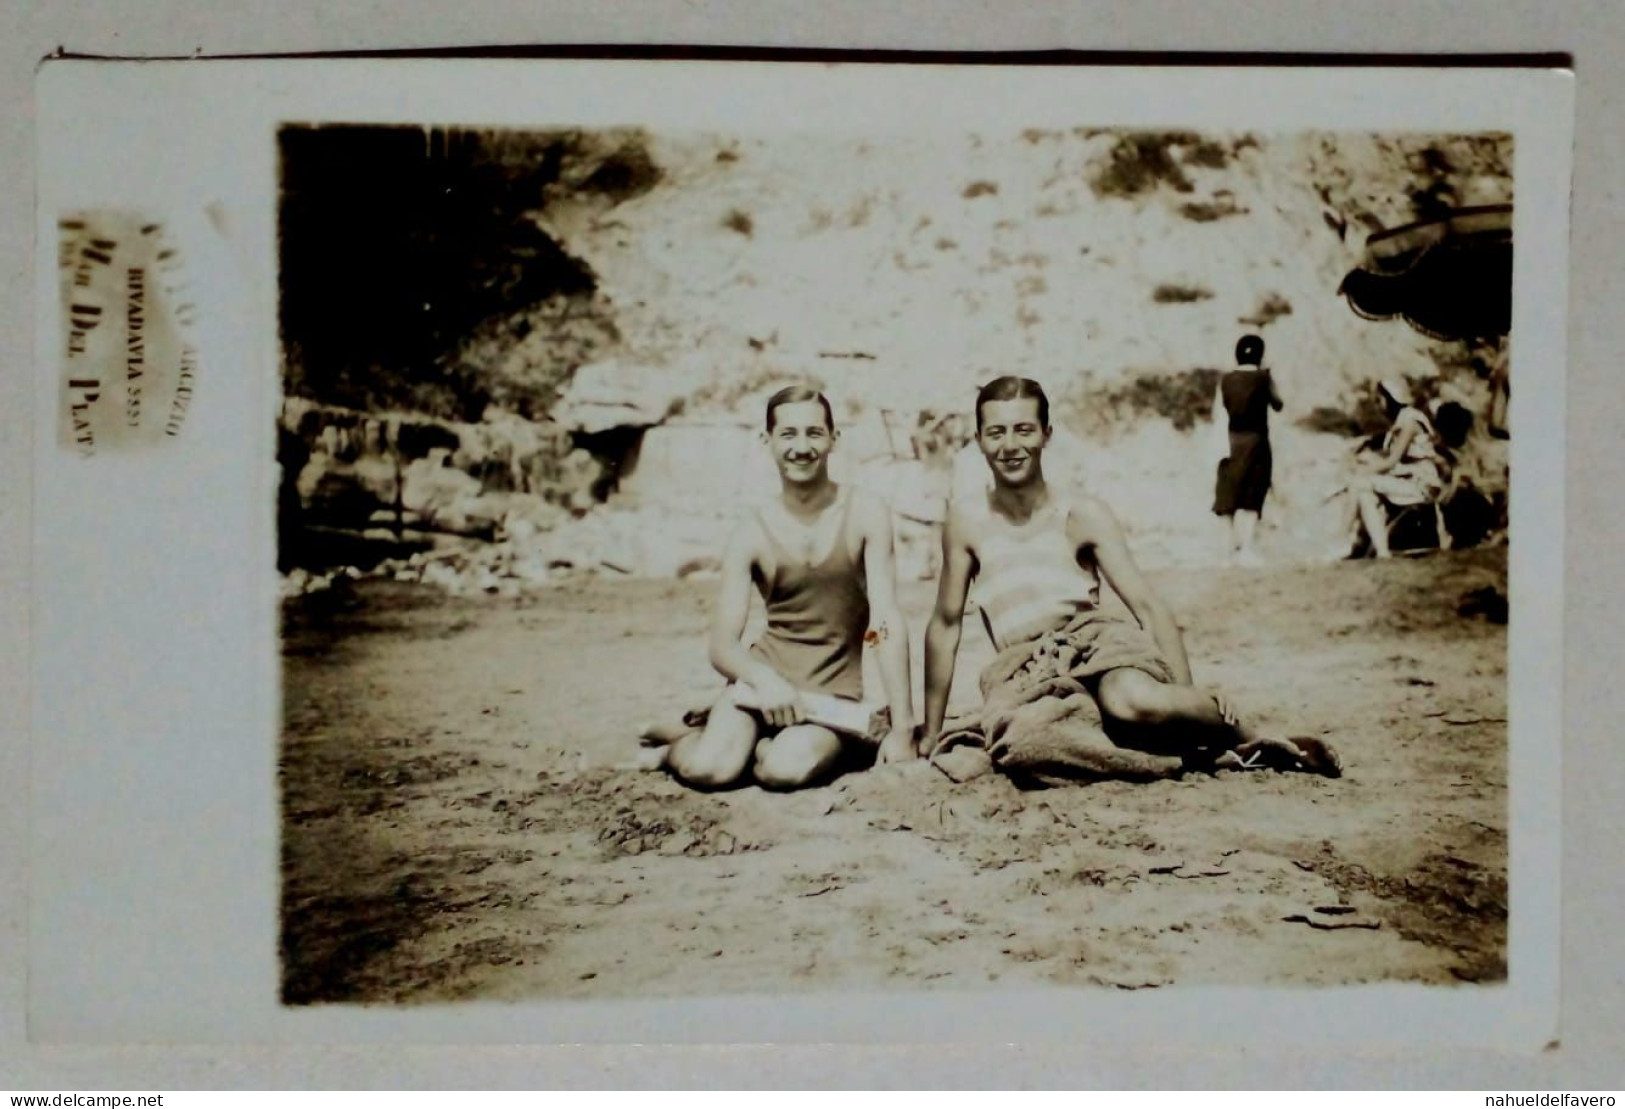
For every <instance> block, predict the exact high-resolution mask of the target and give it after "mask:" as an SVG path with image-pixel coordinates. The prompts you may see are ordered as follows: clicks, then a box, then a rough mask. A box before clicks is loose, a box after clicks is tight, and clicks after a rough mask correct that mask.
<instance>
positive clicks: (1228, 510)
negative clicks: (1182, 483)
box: [1213, 335, 1281, 566]
mask: <svg viewBox="0 0 1625 1109" xmlns="http://www.w3.org/2000/svg"><path fill="white" fill-rule="evenodd" d="M1263 362H1264V340H1263V339H1260V338H1259V337H1258V336H1257V335H1243V336H1242V337H1241V339H1240V340H1239V341H1238V342H1237V343H1236V368H1235V369H1233V370H1230V371H1228V372H1227V373H1225V374H1224V376H1223V377H1221V378H1220V379H1219V386H1218V388H1217V389H1216V390H1214V394H1213V421H1214V423H1215V424H1217V423H1218V421H1219V418H1220V415H1219V414H1220V412H1221V411H1223V413H1224V414H1225V421H1226V425H1227V427H1228V430H1229V441H1230V453H1229V455H1228V456H1227V457H1226V458H1225V459H1224V460H1223V461H1221V462H1220V463H1219V471H1218V476H1217V481H1216V482H1215V489H1214V492H1213V512H1214V514H1215V515H1217V516H1228V517H1230V552H1231V556H1232V557H1233V558H1234V559H1235V560H1236V562H1237V563H1238V564H1240V565H1242V566H1256V565H1258V562H1259V559H1258V554H1257V552H1256V551H1255V550H1254V549H1253V534H1254V532H1255V531H1256V530H1257V528H1258V514H1259V513H1260V512H1262V511H1263V509H1264V497H1265V496H1266V495H1267V494H1268V493H1269V491H1270V470H1271V465H1272V459H1271V456H1270V428H1269V410H1270V409H1271V408H1273V409H1275V410H1276V411H1277V412H1279V411H1280V410H1281V394H1280V393H1279V392H1277V391H1276V388H1275V379H1274V378H1273V377H1271V376H1270V372H1269V371H1268V370H1266V369H1264V368H1263Z"/></svg>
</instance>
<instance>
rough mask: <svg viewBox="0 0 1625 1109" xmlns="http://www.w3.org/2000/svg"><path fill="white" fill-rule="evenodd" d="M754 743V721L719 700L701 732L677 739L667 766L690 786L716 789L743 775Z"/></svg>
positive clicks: (731, 782)
mask: <svg viewBox="0 0 1625 1109" xmlns="http://www.w3.org/2000/svg"><path fill="white" fill-rule="evenodd" d="M755 745H756V724H755V721H754V720H753V719H751V718H750V717H749V716H748V715H747V714H745V713H743V712H740V711H739V710H738V709H736V708H734V707H733V706H732V705H727V706H724V705H722V704H720V703H719V704H718V705H717V706H716V707H714V708H713V709H712V711H711V719H710V721H709V722H708V723H707V724H706V728H705V731H704V732H702V733H700V734H699V735H690V736H685V737H684V738H682V739H680V740H678V741H677V743H676V745H675V746H674V747H672V749H671V754H670V756H669V757H668V758H667V759H666V766H667V768H668V769H670V770H671V772H672V773H673V774H675V775H676V776H677V777H678V778H680V779H682V780H683V781H684V782H687V783H688V784H689V785H691V786H697V787H699V788H701V789H719V788H721V787H723V786H730V785H733V784H734V783H735V782H736V781H738V780H739V779H740V778H741V777H742V776H743V775H744V773H745V768H746V767H747V766H749V765H750V756H751V751H752V750H753V749H754V747H755Z"/></svg>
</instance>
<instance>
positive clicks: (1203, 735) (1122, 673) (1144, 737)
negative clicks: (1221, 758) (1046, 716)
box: [1095, 667, 1252, 757]
mask: <svg viewBox="0 0 1625 1109" xmlns="http://www.w3.org/2000/svg"><path fill="white" fill-rule="evenodd" d="M1095 698H1096V700H1097V702H1098V703H1099V705H1100V715H1101V718H1102V719H1103V720H1104V722H1105V725H1106V733H1107V735H1109V736H1110V737H1111V738H1112V740H1113V741H1114V742H1120V743H1122V744H1123V745H1124V746H1127V747H1134V748H1137V749H1139V750H1142V751H1149V752H1152V753H1154V754H1159V755H1178V756H1180V757H1189V756H1197V755H1200V754H1202V753H1204V752H1207V753H1210V757H1217V756H1218V755H1219V754H1220V753H1221V752H1224V751H1228V750H1231V749H1232V748H1234V747H1236V746H1238V745H1239V744H1242V743H1244V742H1246V741H1247V740H1249V739H1251V738H1252V737H1251V736H1250V735H1249V734H1247V732H1246V730H1245V729H1244V728H1243V727H1242V726H1241V725H1240V724H1231V723H1228V722H1226V720H1225V718H1224V714H1223V713H1222V712H1221V711H1220V709H1219V704H1218V702H1217V701H1215V700H1214V699H1213V697H1212V695H1211V694H1208V693H1204V692H1202V691H1201V690H1200V689H1196V688H1194V687H1192V686H1188V685H1174V684H1172V683H1168V682H1161V681H1158V680H1157V679H1156V678H1153V677H1152V676H1151V675H1150V674H1147V673H1146V672H1145V671H1143V670H1133V669H1129V668H1126V667H1125V668H1120V669H1117V670H1108V671H1107V672H1106V673H1105V674H1104V675H1102V676H1101V679H1100V684H1099V686H1098V687H1097V689H1096V693H1095Z"/></svg>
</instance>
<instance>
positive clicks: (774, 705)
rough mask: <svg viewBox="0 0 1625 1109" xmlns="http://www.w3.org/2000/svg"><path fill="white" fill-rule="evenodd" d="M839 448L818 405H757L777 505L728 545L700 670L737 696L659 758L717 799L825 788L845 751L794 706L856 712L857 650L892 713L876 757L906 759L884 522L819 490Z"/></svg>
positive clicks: (802, 392) (876, 512)
mask: <svg viewBox="0 0 1625 1109" xmlns="http://www.w3.org/2000/svg"><path fill="white" fill-rule="evenodd" d="M838 438H839V436H838V434H837V433H836V431H835V422H834V418H833V417H832V415H831V413H830V405H829V401H828V400H826V399H825V397H824V395H823V394H822V393H819V392H817V391H815V390H812V389H806V388H801V387H798V386H792V387H790V388H786V389H781V390H779V392H777V393H775V394H774V395H773V396H772V397H771V398H769V400H768V402H767V430H766V432H765V433H764V434H763V436H762V440H763V442H764V443H766V444H767V446H768V447H769V448H770V449H771V451H772V453H773V461H774V463H775V464H776V465H777V466H778V470H779V479H780V486H781V489H780V493H779V496H777V497H775V498H773V499H772V500H771V501H769V502H768V503H767V504H765V505H764V506H762V507H760V508H758V509H755V510H753V511H750V512H748V513H747V514H746V515H745V517H744V519H743V520H742V521H741V522H740V524H739V527H738V529H737V530H736V531H735V533H734V535H733V538H732V539H731V540H730V541H729V543H728V548H727V552H726V553H725V554H724V556H723V561H722V580H721V584H720V587H719V591H718V596H717V607H716V612H715V614H714V616H713V618H712V624H711V640H710V651H711V665H712V666H714V667H715V668H716V669H717V671H718V672H719V673H721V674H722V676H723V677H725V678H727V679H728V680H729V682H731V683H735V684H734V685H731V686H730V687H729V689H728V690H727V691H725V692H724V693H723V695H722V697H720V698H719V699H718V700H717V702H716V703H715V704H714V705H713V706H712V707H711V710H710V713H709V716H708V718H707V720H706V723H705V728H704V731H701V732H689V733H687V734H685V735H682V736H680V737H678V738H677V740H676V741H675V742H674V743H673V744H672V745H671V747H670V749H669V750H668V751H666V752H665V756H664V759H663V762H664V765H665V766H666V768H667V769H669V770H670V771H671V772H672V774H674V775H676V777H678V778H679V779H681V780H682V781H684V782H686V783H688V784H689V785H693V786H697V787H700V788H704V789H718V788H722V787H725V786H730V785H734V784H736V783H739V782H741V781H743V780H744V779H745V777H746V775H747V772H749V773H751V774H753V775H754V777H755V780H756V782H757V783H758V784H760V785H762V786H765V787H767V788H769V789H795V788H798V787H800V786H805V785H809V784H815V783H817V782H820V781H822V780H824V779H825V778H826V777H827V776H828V775H829V774H830V773H831V772H832V771H833V770H834V769H835V768H836V765H837V764H838V763H839V762H840V761H841V758H842V754H843V746H844V741H843V739H842V737H841V735H840V734H838V733H837V732H836V731H834V730H832V729H831V728H829V727H826V726H824V725H822V724H818V723H813V722H812V721H810V720H809V719H808V712H809V708H808V704H807V700H808V698H807V697H806V696H804V695H806V694H819V695H834V696H836V697H840V698H845V699H847V700H848V701H852V702H860V701H862V699H863V645H864V642H865V640H866V639H868V640H870V641H872V642H874V643H875V645H876V652H877V661H878V663H879V668H880V677H881V682H882V684H883V685H884V686H885V692H886V703H887V705H888V706H889V708H890V714H891V728H890V731H889V732H887V733H886V734H885V735H884V736H883V737H881V738H880V739H879V746H878V749H877V751H876V753H875V757H876V759H877V760H878V761H879V762H882V763H887V762H894V761H900V760H903V759H912V758H915V757H917V748H916V746H915V744H916V737H915V728H914V706H913V699H912V697H911V695H910V690H909V677H908V675H909V667H908V632H907V629H906V628H905V626H904V624H903V617H902V613H901V611H900V610H899V608H898V606H897V598H896V575H895V571H894V568H893V557H892V526H891V513H890V510H889V509H887V507H886V506H885V505H884V504H883V503H881V501H879V500H878V499H877V498H875V497H872V496H870V495H868V494H866V493H864V492H861V491H859V490H855V489H851V488H843V487H841V486H839V485H837V484H836V483H835V482H833V481H831V480H830V476H829V456H830V452H831V451H832V450H833V449H834V447H835V443H836V440H837V439H838ZM753 584H754V585H755V587H756V589H757V591H758V592H759V593H760V594H761V596H762V599H763V601H765V602H766V605H767V630H766V631H765V632H763V634H762V636H761V638H759V639H758V640H757V641H756V642H755V643H754V644H753V645H751V646H749V647H747V646H746V645H745V644H744V642H743V641H742V640H743V636H744V632H745V622H746V618H747V616H748V614H749V611H750V590H751V587H752V585H753ZM739 686H748V687H749V690H750V694H751V703H752V708H749V709H747V708H743V707H740V705H739V704H738V703H737V702H738V700H739V692H740V690H739Z"/></svg>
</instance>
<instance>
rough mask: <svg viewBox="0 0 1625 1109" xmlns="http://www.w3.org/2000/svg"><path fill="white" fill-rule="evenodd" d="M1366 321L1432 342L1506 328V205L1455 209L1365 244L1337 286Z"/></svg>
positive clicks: (1509, 322) (1509, 304) (1509, 293)
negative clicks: (1395, 322) (1396, 326)
mask: <svg viewBox="0 0 1625 1109" xmlns="http://www.w3.org/2000/svg"><path fill="white" fill-rule="evenodd" d="M1337 291H1338V292H1339V293H1340V294H1341V295H1343V296H1345V297H1347V298H1348V302H1349V307H1351V308H1353V309H1354V311H1355V312H1356V313H1358V314H1359V315H1361V316H1364V317H1365V318H1367V319H1373V320H1387V319H1393V318H1395V317H1398V318H1400V319H1403V320H1404V321H1405V322H1406V323H1408V324H1410V325H1411V326H1412V327H1414V328H1416V330H1418V331H1420V332H1422V333H1423V334H1424V335H1428V336H1430V337H1432V338H1435V339H1492V338H1496V337H1498V336H1503V335H1506V334H1507V333H1508V332H1509V331H1511V329H1512V206H1511V205H1510V204H1500V205H1494V206H1491V207H1484V208H1461V209H1458V210H1456V211H1454V212H1452V213H1450V214H1449V215H1447V216H1443V217H1441V218H1439V219H1432V220H1424V221H1421V222H1419V223H1410V224H1406V225H1405V226H1403V227H1396V228H1394V229H1393V230H1391V231H1383V232H1380V233H1378V234H1376V235H1373V236H1371V238H1370V239H1368V240H1367V241H1366V251H1365V257H1364V258H1362V259H1361V261H1360V265H1359V266H1358V267H1357V268H1356V269H1353V270H1350V271H1349V273H1348V276H1346V277H1344V278H1343V283H1342V285H1340V286H1339V287H1338V290H1337Z"/></svg>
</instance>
